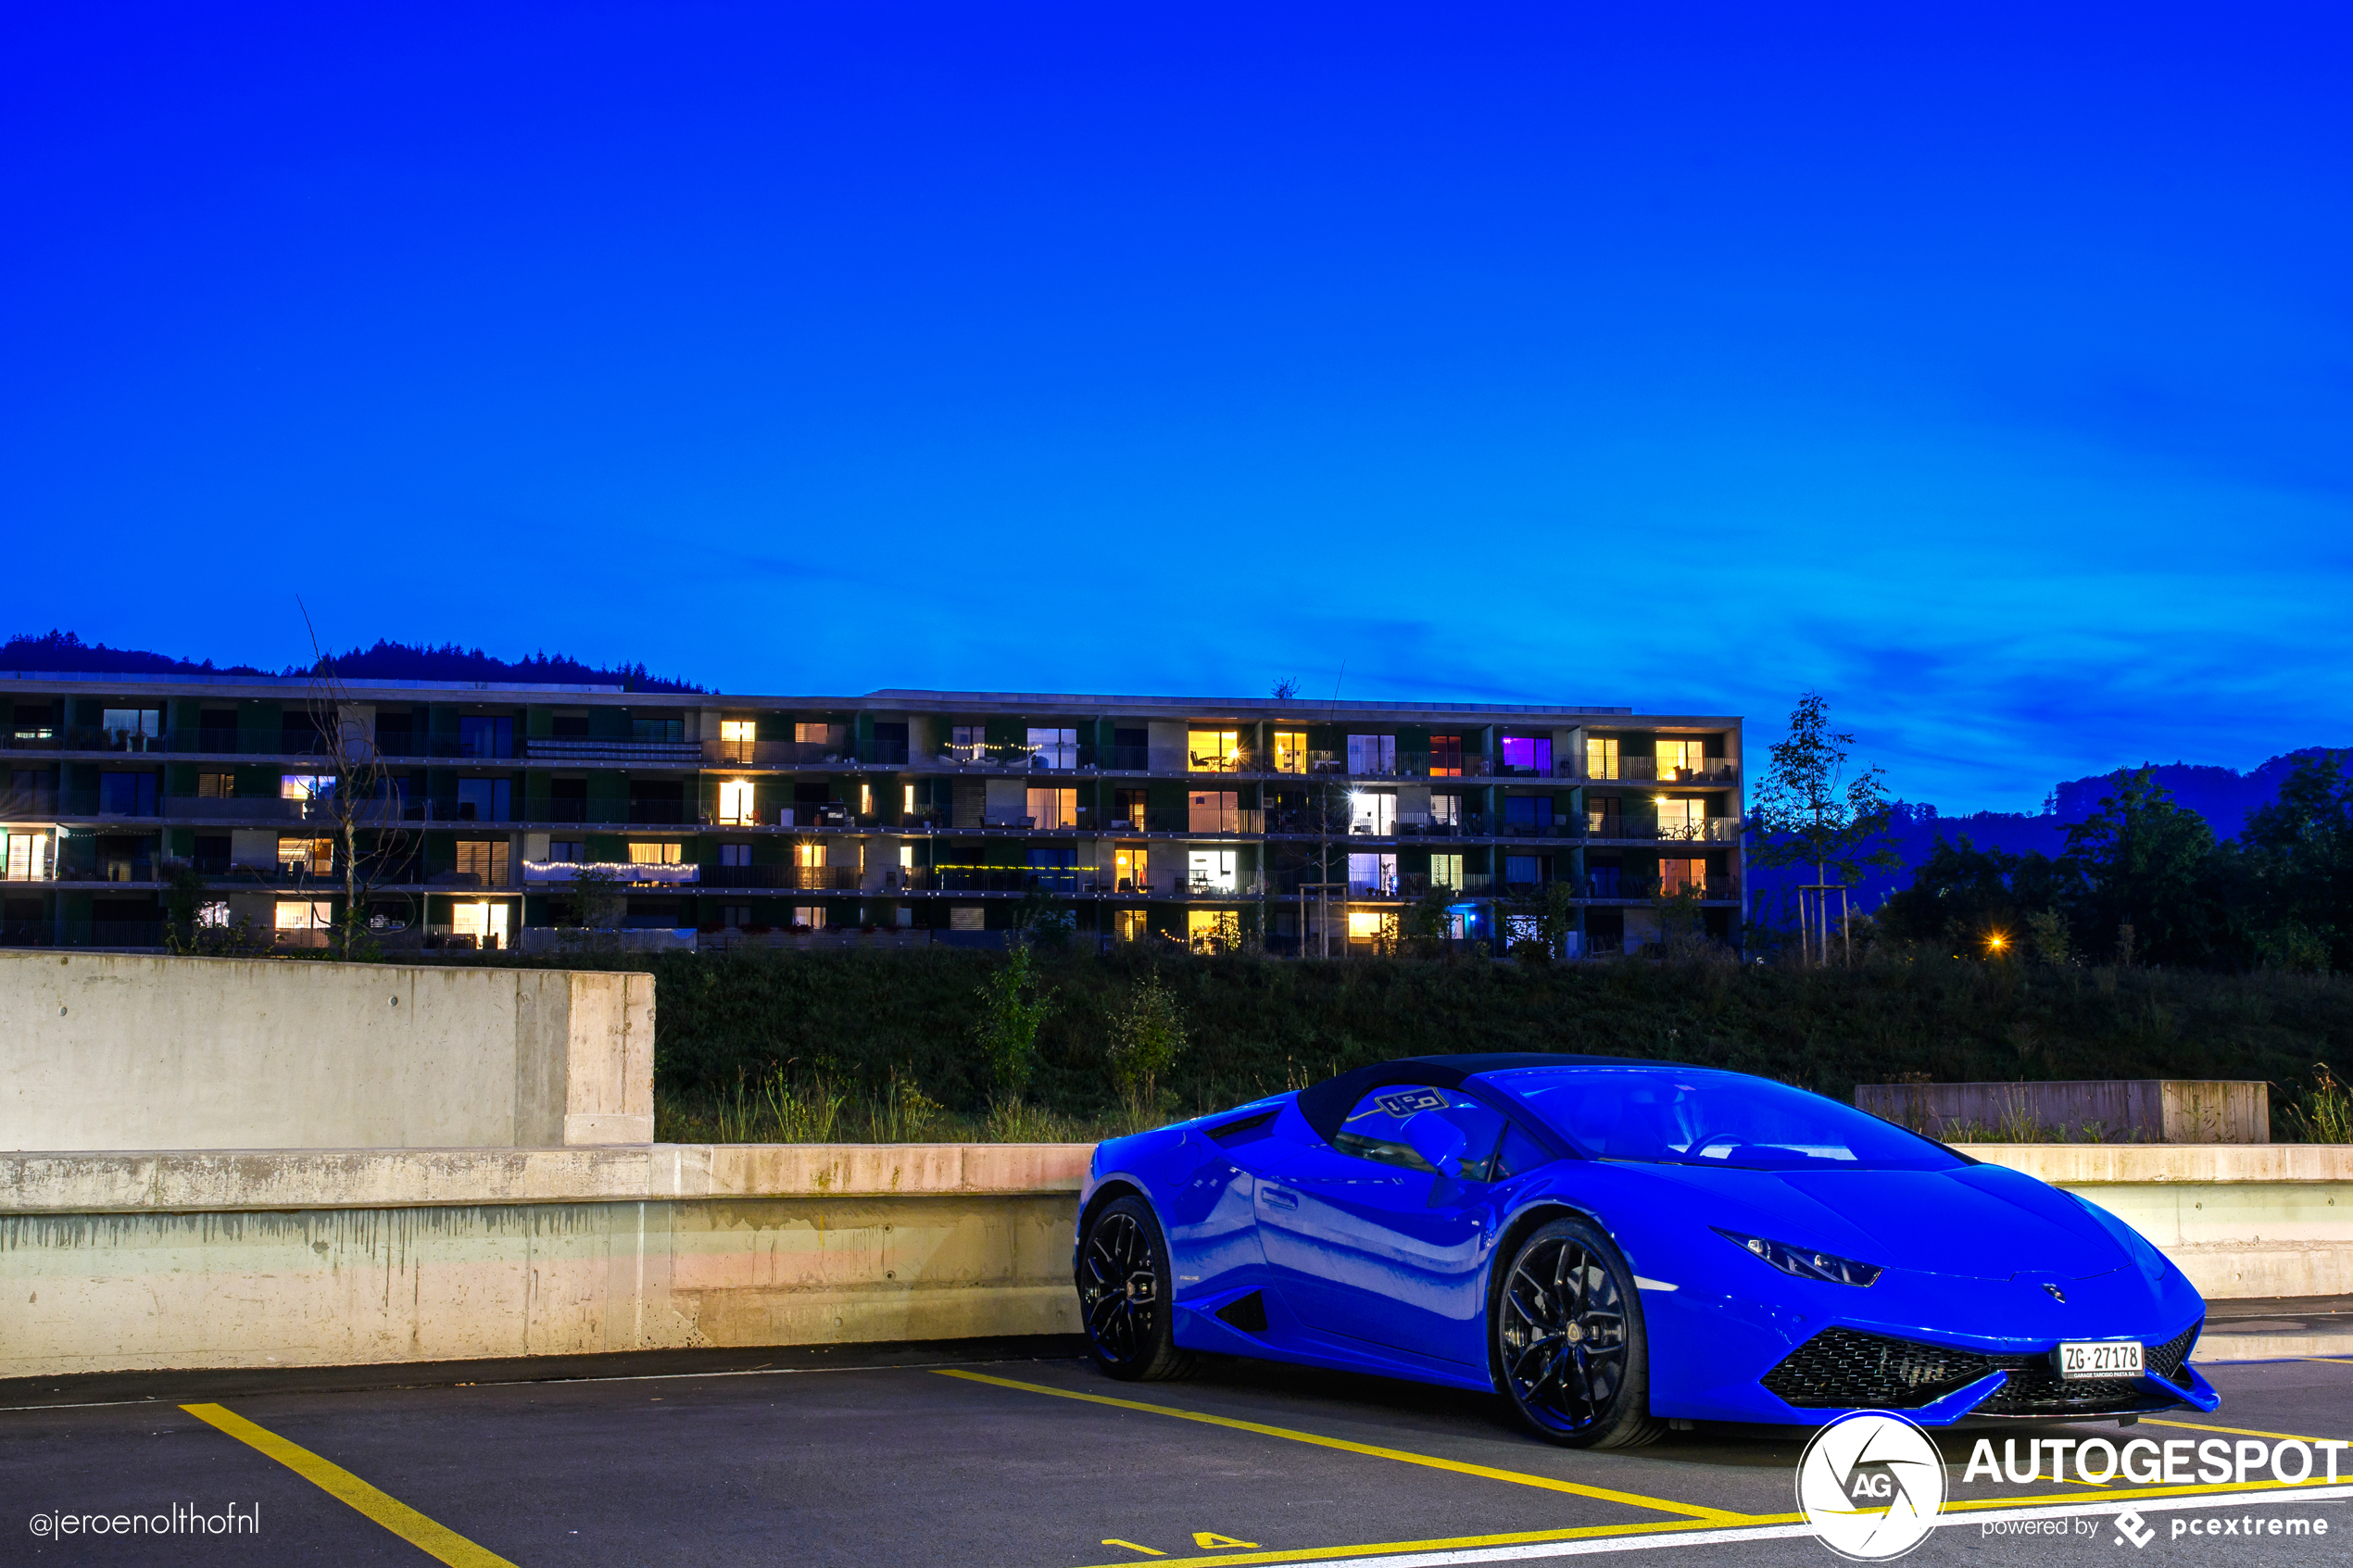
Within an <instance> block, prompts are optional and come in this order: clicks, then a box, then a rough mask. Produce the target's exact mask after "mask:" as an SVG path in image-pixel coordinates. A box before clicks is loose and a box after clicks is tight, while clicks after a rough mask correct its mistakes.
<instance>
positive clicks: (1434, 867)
mask: <svg viewBox="0 0 2353 1568" xmlns="http://www.w3.org/2000/svg"><path fill="white" fill-rule="evenodd" d="M1429 884H1430V885H1431V886H1432V887H1444V888H1448V889H1451V890H1453V891H1455V892H1460V891H1461V890H1462V886H1463V858H1462V857H1461V856H1460V855H1432V856H1431V857H1430V858H1429Z"/></svg>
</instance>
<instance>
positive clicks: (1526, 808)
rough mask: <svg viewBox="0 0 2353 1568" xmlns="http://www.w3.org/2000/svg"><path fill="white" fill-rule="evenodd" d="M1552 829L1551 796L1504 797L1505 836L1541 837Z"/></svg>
mask: <svg viewBox="0 0 2353 1568" xmlns="http://www.w3.org/2000/svg"><path fill="white" fill-rule="evenodd" d="M1552 831H1553V797H1551V796H1549V795H1507V796H1505V797H1504V834H1505V835H1506V836H1507V837H1510V836H1516V837H1522V838H1541V837H1543V836H1545V835H1546V834H1550V833H1551V832H1552Z"/></svg>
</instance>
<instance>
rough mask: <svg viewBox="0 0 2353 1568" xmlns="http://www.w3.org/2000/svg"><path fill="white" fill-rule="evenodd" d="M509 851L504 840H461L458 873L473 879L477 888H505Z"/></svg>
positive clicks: (459, 842) (459, 843)
mask: <svg viewBox="0 0 2353 1568" xmlns="http://www.w3.org/2000/svg"><path fill="white" fill-rule="evenodd" d="M507 850H508V844H507V841H506V840H505V839H503V838H461V839H459V841H458V873H459V875H460V876H471V877H472V878H473V879H474V883H473V885H474V886H476V887H504V886H506V885H507Z"/></svg>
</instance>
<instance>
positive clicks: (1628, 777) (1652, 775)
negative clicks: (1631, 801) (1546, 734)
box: [1555, 757, 1740, 784]
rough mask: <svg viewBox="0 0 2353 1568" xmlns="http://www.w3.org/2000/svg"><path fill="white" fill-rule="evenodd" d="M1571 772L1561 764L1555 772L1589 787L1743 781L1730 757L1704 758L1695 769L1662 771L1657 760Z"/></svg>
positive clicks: (1633, 759) (1622, 762)
mask: <svg viewBox="0 0 2353 1568" xmlns="http://www.w3.org/2000/svg"><path fill="white" fill-rule="evenodd" d="M1569 770H1570V764H1568V763H1562V764H1561V765H1560V766H1559V767H1558V768H1557V769H1555V771H1556V772H1557V773H1558V774H1559V776H1560V777H1562V778H1570V777H1577V778H1579V779H1581V780H1582V781H1584V782H1586V783H1589V784H1609V783H1632V784H1731V783H1733V782H1735V781H1736V780H1737V779H1738V778H1739V777H1740V767H1739V764H1737V763H1735V762H1734V761H1733V760H1732V759H1730V758H1729V757H1703V758H1702V759H1700V765H1699V766H1698V767H1696V768H1681V767H1673V766H1668V767H1661V766H1660V765H1659V761H1658V759H1657V758H1655V757H1621V758H1619V759H1617V760H1616V761H1615V762H1610V763H1607V764H1605V765H1604V767H1602V768H1586V769H1581V770H1578V771H1576V772H1574V773H1572V772H1571V771H1569Z"/></svg>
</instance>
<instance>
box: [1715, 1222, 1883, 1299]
mask: <svg viewBox="0 0 2353 1568" xmlns="http://www.w3.org/2000/svg"><path fill="white" fill-rule="evenodd" d="M1708 1228H1709V1229H1711V1230H1713V1231H1714V1232H1715V1233H1716V1234H1717V1235H1718V1236H1722V1237H1723V1238H1724V1239H1725V1240H1726V1241H1729V1242H1730V1243H1731V1244H1732V1245H1733V1246H1735V1247H1739V1248H1744V1249H1745V1250H1747V1251H1749V1252H1751V1253H1754V1254H1755V1256H1757V1257H1759V1258H1762V1259H1764V1260H1765V1261H1767V1262H1768V1263H1770V1264H1772V1265H1773V1267H1775V1268H1777V1269H1779V1270H1780V1271H1781V1273H1785V1274H1795V1275H1796V1276H1797V1277H1798V1278H1799V1279H1818V1280H1825V1281H1828V1282H1829V1283H1830V1284H1831V1285H1854V1286H1865V1285H1869V1284H1870V1283H1871V1282H1872V1281H1873V1280H1875V1279H1877V1278H1879V1276H1880V1274H1881V1273H1882V1272H1883V1271H1882V1270H1881V1268H1880V1266H1879V1265H1878V1264H1877V1263H1858V1262H1856V1261H1855V1260H1854V1259H1852V1258H1841V1257H1837V1256H1835V1255H1834V1254H1831V1253H1829V1252H1817V1251H1815V1250H1814V1249H1813V1248H1810V1247H1791V1246H1789V1245H1788V1244H1786V1243H1784V1242H1779V1241H1768V1240H1766V1239H1765V1238H1764V1237H1763V1236H1743V1235H1741V1234H1740V1233H1739V1232H1738V1231H1728V1230H1726V1229H1725V1228H1724V1227H1723V1226H1721V1225H1711V1226H1709V1227H1708Z"/></svg>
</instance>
